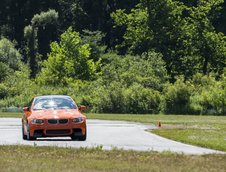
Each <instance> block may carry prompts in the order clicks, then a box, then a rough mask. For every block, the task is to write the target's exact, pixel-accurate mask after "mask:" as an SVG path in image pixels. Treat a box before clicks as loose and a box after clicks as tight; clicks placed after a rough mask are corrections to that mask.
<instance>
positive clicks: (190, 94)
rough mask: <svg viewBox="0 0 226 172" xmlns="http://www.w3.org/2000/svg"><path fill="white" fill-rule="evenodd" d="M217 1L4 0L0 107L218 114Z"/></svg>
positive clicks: (221, 103)
mask: <svg viewBox="0 0 226 172" xmlns="http://www.w3.org/2000/svg"><path fill="white" fill-rule="evenodd" d="M225 11H226V1H225V0H192V1H191V0H161V1H159V0H134V1H129V0H125V1H116V0H114V1H108V0H106V1H100V0H92V1H91V0H45V1H44V0H39V1H34V0H20V1H19V0H10V1H9V0H3V1H2V2H1V6H0V107H1V108H2V107H9V106H18V107H21V106H23V105H24V104H26V103H27V102H28V101H29V100H30V99H31V98H32V97H34V96H35V95H42V94H68V95H71V96H72V97H73V98H74V99H75V100H76V101H77V102H78V104H85V105H87V106H89V107H90V108H89V109H90V111H94V112H110V113H160V112H161V113H167V114H171V113H175V114H213V115H226V98H225V97H226V79H225V78H226V70H225V65H226V36H225V34H226V25H225V23H226V17H225Z"/></svg>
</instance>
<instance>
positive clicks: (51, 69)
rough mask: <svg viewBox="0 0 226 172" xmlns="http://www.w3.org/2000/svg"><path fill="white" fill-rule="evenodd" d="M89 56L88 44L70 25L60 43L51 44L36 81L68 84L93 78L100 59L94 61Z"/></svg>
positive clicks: (95, 75)
mask: <svg viewBox="0 0 226 172" xmlns="http://www.w3.org/2000/svg"><path fill="white" fill-rule="evenodd" d="M89 57H90V48H89V45H88V44H84V43H82V41H81V38H80V36H79V33H78V32H75V31H73V30H72V28H71V27H70V28H69V29H68V30H67V31H66V32H64V33H63V34H62V35H61V37H60V43H57V42H53V43H52V44H51V52H50V54H49V56H48V59H47V60H46V61H44V62H43V68H42V71H41V73H40V75H39V76H38V81H40V82H43V83H45V84H52V85H59V84H68V83H69V82H71V81H73V80H76V79H81V80H92V79H95V78H96V77H97V75H98V73H96V71H97V68H98V67H99V65H100V60H98V61H96V62H94V60H93V59H90V58H89Z"/></svg>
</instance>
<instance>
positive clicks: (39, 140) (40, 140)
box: [35, 138, 79, 142]
mask: <svg viewBox="0 0 226 172" xmlns="http://www.w3.org/2000/svg"><path fill="white" fill-rule="evenodd" d="M35 141H38V142H42V141H53V142H55V141H79V140H71V139H49V138H48V139H37V140H35Z"/></svg>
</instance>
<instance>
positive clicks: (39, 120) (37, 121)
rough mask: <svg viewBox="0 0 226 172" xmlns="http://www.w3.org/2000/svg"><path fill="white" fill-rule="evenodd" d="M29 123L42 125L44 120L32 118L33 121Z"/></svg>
mask: <svg viewBox="0 0 226 172" xmlns="http://www.w3.org/2000/svg"><path fill="white" fill-rule="evenodd" d="M31 123H32V124H43V123H44V120H43V119H36V118H33V119H31Z"/></svg>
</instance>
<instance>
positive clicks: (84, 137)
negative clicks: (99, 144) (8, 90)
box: [71, 132, 87, 141]
mask: <svg viewBox="0 0 226 172" xmlns="http://www.w3.org/2000/svg"><path fill="white" fill-rule="evenodd" d="M86 133H87V132H85V135H82V136H75V135H74V134H72V135H71V140H78V141H85V140H86V137H87V134H86Z"/></svg>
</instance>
